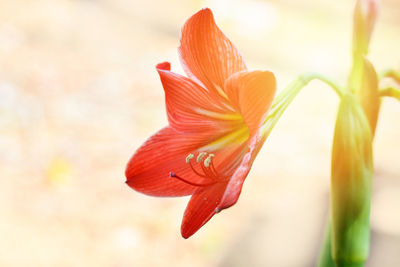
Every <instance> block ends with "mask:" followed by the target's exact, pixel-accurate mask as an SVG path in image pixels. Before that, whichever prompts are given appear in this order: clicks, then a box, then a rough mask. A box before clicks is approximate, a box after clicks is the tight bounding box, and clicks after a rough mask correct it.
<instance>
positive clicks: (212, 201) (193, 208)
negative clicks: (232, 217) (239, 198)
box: [181, 183, 226, 238]
mask: <svg viewBox="0 0 400 267" xmlns="http://www.w3.org/2000/svg"><path fill="white" fill-rule="evenodd" d="M225 188H226V183H216V184H215V185H212V186H209V187H204V188H199V189H197V190H196V192H195V193H194V194H193V196H192V197H191V199H190V201H189V203H188V206H187V207H186V210H185V214H184V216H183V220H182V225H181V234H182V237H184V238H188V237H190V236H191V235H193V234H194V233H195V232H197V230H199V229H200V227H202V226H203V225H204V224H205V223H206V222H208V221H209V220H210V219H211V218H212V217H213V216H214V214H216V213H217V210H216V208H217V206H218V205H219V203H220V201H221V198H222V196H223V194H224V191H225Z"/></svg>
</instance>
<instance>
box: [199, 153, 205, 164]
mask: <svg viewBox="0 0 400 267" xmlns="http://www.w3.org/2000/svg"><path fill="white" fill-rule="evenodd" d="M206 155H207V152H200V153H199V155H198V156H197V162H199V163H200V162H202V161H203V158H204V157H205V156H206Z"/></svg>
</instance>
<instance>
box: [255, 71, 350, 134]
mask: <svg viewBox="0 0 400 267" xmlns="http://www.w3.org/2000/svg"><path fill="white" fill-rule="evenodd" d="M312 80H320V81H322V82H323V83H325V84H327V85H329V86H330V87H331V88H332V89H333V90H334V91H335V92H336V94H337V95H338V96H339V97H340V98H341V97H342V96H343V95H344V92H343V90H342V89H341V88H340V87H339V86H338V85H337V84H336V83H335V82H333V81H332V80H331V79H329V78H327V77H325V76H323V75H321V74H319V73H312V72H310V73H305V74H303V75H300V76H299V77H298V78H297V79H296V80H294V81H293V82H291V83H290V84H289V85H288V86H287V87H286V88H285V89H284V90H283V91H281V92H280V93H279V94H278V95H277V96H276V97H275V100H274V103H273V104H272V106H271V109H270V111H269V113H268V116H267V118H266V119H265V121H264V125H263V126H262V129H261V133H262V135H263V136H264V137H265V138H266V137H267V136H268V135H269V134H270V132H271V130H272V129H273V128H274V126H275V124H276V123H277V122H278V120H279V118H280V117H281V116H282V114H283V112H284V111H285V110H286V108H287V107H288V106H289V104H290V103H291V102H292V101H293V100H294V98H295V97H296V96H297V94H298V93H299V92H300V91H301V89H302V88H303V87H305V86H306V85H307V84H308V83H309V82H311V81H312Z"/></svg>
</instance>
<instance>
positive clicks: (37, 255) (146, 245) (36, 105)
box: [0, 0, 400, 267]
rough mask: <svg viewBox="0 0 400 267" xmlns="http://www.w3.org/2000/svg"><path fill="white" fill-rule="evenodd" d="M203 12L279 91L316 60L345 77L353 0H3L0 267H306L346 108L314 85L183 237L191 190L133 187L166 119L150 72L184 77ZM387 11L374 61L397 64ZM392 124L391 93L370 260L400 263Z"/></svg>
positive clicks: (398, 20)
mask: <svg viewBox="0 0 400 267" xmlns="http://www.w3.org/2000/svg"><path fill="white" fill-rule="evenodd" d="M204 6H209V7H211V8H212V9H213V11H214V13H215V17H216V20H217V22H218V23H219V25H220V27H221V28H222V29H223V31H224V32H225V33H226V34H227V35H228V36H229V37H230V38H231V40H232V41H233V42H234V43H235V44H236V46H237V47H238V48H239V49H240V50H241V52H242V53H243V55H244V57H245V59H246V60H247V63H248V66H249V67H250V68H252V69H258V68H261V69H271V70H273V71H274V72H275V73H276V76H277V78H278V81H279V89H282V88H284V87H285V86H286V85H287V84H288V83H289V82H290V80H292V79H294V78H295V77H296V76H297V75H298V74H300V73H302V72H305V71H310V70H311V71H319V72H324V73H326V74H327V75H328V76H331V77H333V78H335V79H337V80H338V81H339V82H340V83H342V84H344V83H345V81H346V73H347V71H348V69H349V65H350V38H351V20H352V19H351V14H352V7H353V1H349V0H340V1H339V0H338V1H331V0H319V1H315V0H298V1H289V0H271V1H254V0H253V1H250V0H248V1H244V0H241V1H240V0H230V1H228V0H226V1H216V0H215V1H212V0H210V1H200V0H198V1H195V0H192V1H178V0H173V1H161V0H146V1H139V0H133V1H132V0H98V1H95V0H85V1H83V0H81V1H78V0H69V1H67V0H58V1H55V0H35V1H29V0H25V1H23V0H2V1H1V2H0V150H1V154H0V177H1V179H0V234H1V238H0V266H150V267H151V266H195V267H196V266H226V267H231V266H273V267H280V266H282V267H286V266H293V267H297V266H312V264H313V263H314V261H315V258H316V255H317V252H318V246H319V242H320V241H321V235H322V231H323V228H324V226H323V225H324V220H325V218H326V215H327V207H328V198H329V193H328V191H329V187H328V186H329V172H330V167H329V164H330V142H331V139H332V132H333V125H334V119H335V114H336V107H337V103H338V100H337V98H336V96H335V94H334V93H333V92H332V91H331V90H330V89H329V88H328V87H326V86H325V85H323V84H321V83H319V82H313V83H312V84H311V85H310V86H309V87H307V88H306V89H305V90H304V91H303V92H302V93H301V94H300V95H299V97H298V98H297V99H296V100H295V102H294V104H293V105H292V106H291V107H290V108H289V109H288V110H287V112H286V114H285V115H284V116H283V117H282V119H281V121H280V122H279V124H278V125H277V127H276V128H275V130H274V132H273V133H272V135H271V136H270V138H269V140H268V141H267V143H266V144H265V146H264V148H263V150H262V152H261V153H260V155H259V157H258V159H257V160H256V162H255V164H254V168H253V170H252V171H251V173H250V175H249V177H248V179H247V181H246V184H245V186H244V189H243V192H242V196H241V198H240V201H239V202H238V204H237V205H235V206H234V207H233V208H231V209H228V210H226V211H224V212H222V213H221V214H219V215H217V216H215V218H213V219H212V220H211V221H210V222H209V223H208V224H207V226H206V227H204V228H203V229H201V230H200V231H199V232H198V233H197V234H196V235H195V236H193V237H192V238H190V239H189V240H183V239H182V238H181V237H180V233H179V227H180V220H181V217H182V214H183V211H184V208H185V205H186V202H187V200H188V199H187V198H176V199H162V198H159V199H157V198H151V197H147V196H144V195H141V194H139V193H136V192H134V191H133V190H131V189H129V188H128V187H127V186H126V185H125V184H124V180H125V179H124V168H125V164H126V162H127V160H128V159H129V157H130V156H131V154H132V153H133V152H134V150H135V149H136V148H138V146H139V145H140V144H141V143H142V142H143V141H145V139H146V138H147V137H148V136H150V135H151V134H152V133H154V132H155V131H156V130H158V129H159V128H161V127H163V126H164V125H165V124H166V123H167V122H166V116H165V111H164V109H165V107H164V102H163V90H162V87H161V84H160V81H159V79H158V76H157V73H156V71H155V68H154V66H155V64H157V63H158V62H161V61H170V62H172V67H173V69H174V70H176V71H178V72H181V68H180V66H179V61H178V55H177V50H176V48H177V46H178V42H179V29H180V27H181V26H182V25H183V23H184V21H185V19H186V18H188V17H189V16H190V15H192V14H193V13H195V12H196V11H198V10H199V9H200V8H201V7H204ZM381 6H382V10H381V11H382V12H381V14H380V18H379V19H380V20H379V23H378V24H377V28H376V32H375V35H374V39H373V41H372V44H371V58H372V60H373V62H374V63H375V64H376V67H377V68H378V69H379V70H383V69H385V68H388V67H394V66H399V67H400V51H399V47H400V34H399V30H400V29H399V27H400V3H399V2H398V1H397V0H386V1H382V4H381ZM399 118H400V105H399V103H398V102H396V101H394V100H391V99H385V100H384V101H383V105H382V112H381V118H380V121H379V125H378V127H379V128H378V131H377V136H376V142H375V156H376V160H375V165H376V179H375V188H374V197H373V206H372V218H371V225H372V247H371V250H372V252H371V261H370V263H369V266H377V267H381V266H385V267H391V266H393V267H394V266H400V256H399V254H398V251H400V212H399V205H400V160H399V158H400V138H399V137H400V123H399Z"/></svg>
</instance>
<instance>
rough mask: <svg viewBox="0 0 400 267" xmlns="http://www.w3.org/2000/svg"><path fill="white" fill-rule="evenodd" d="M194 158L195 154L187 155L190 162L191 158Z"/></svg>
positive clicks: (187, 161)
mask: <svg viewBox="0 0 400 267" xmlns="http://www.w3.org/2000/svg"><path fill="white" fill-rule="evenodd" d="M192 158H194V155H193V154H189V155H187V157H186V163H189V162H190V160H191V159H192Z"/></svg>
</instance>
